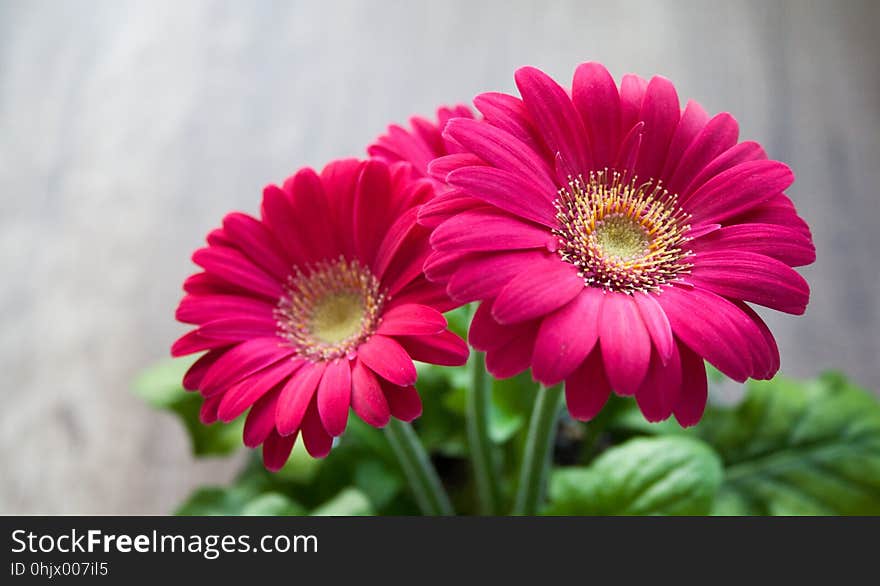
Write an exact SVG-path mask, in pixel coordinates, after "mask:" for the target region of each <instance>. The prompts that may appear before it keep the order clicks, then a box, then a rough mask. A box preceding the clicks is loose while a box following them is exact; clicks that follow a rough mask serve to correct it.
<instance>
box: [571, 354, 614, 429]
mask: <svg viewBox="0 0 880 586" xmlns="http://www.w3.org/2000/svg"><path fill="white" fill-rule="evenodd" d="M610 395H611V383H609V382H608V378H607V377H606V376H605V368H604V367H603V365H602V353H601V352H600V351H599V349H598V348H597V349H596V350H595V351H593V352H591V353H590V355H589V356H588V357H587V359H586V360H584V362H582V363H581V365H580V366H579V367H578V368H577V370H575V371H574V372H573V373H571V375H569V377H568V378H567V379H565V404H566V405H567V406H568V412H569V413H570V414H571V416H572V417H574V418H575V419H578V420H580V421H589V420H591V419H592V418H593V417H595V416H596V415H598V413H599V411H601V410H602V407H604V406H605V403H606V402H608V397H609V396H610Z"/></svg>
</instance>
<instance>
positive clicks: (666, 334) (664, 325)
mask: <svg viewBox="0 0 880 586" xmlns="http://www.w3.org/2000/svg"><path fill="white" fill-rule="evenodd" d="M633 299H634V300H635V302H636V305H637V306H638V308H639V315H640V316H641V317H642V321H643V322H644V324H645V328H646V329H647V330H648V334H649V335H650V336H651V341H652V342H653V343H654V348H656V350H657V354H658V356H659V357H660V362H661V363H662V364H663V365H665V364H666V362H667V361H668V360H669V358H670V357H671V356H672V353H673V351H674V350H675V341H674V340H673V336H672V328H671V327H670V326H669V319H667V317H666V314H665V313H663V308H662V307H660V304H659V303H657V300H656V299H655V298H654V296H653V295H651V294H649V293H644V292H641V291H638V292H636V293H633Z"/></svg>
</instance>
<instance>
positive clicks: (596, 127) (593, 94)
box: [571, 62, 621, 169]
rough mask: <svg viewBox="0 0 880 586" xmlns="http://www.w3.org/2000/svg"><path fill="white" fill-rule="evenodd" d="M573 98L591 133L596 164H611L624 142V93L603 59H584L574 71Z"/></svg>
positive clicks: (599, 165)
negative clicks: (622, 110)
mask: <svg viewBox="0 0 880 586" xmlns="http://www.w3.org/2000/svg"><path fill="white" fill-rule="evenodd" d="M571 99H572V102H574V105H575V108H577V110H578V113H580V115H581V120H583V123H584V127H585V128H586V131H587V133H588V134H589V137H590V150H591V151H592V154H593V165H594V167H595V168H597V169H603V168H605V167H611V166H613V165H614V160H615V157H616V155H617V150H618V147H619V146H620V139H621V136H620V94H619V93H618V91H617V85H616V84H615V83H614V78H613V77H611V74H610V73H608V70H607V69H605V66H603V65H602V64H601V63H595V62H591V63H582V64H581V65H579V66H578V68H577V69H576V70H575V72H574V80H573V81H572V84H571Z"/></svg>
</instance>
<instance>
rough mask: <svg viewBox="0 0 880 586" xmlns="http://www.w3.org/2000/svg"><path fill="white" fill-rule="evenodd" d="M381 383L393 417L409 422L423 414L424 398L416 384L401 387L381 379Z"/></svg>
mask: <svg viewBox="0 0 880 586" xmlns="http://www.w3.org/2000/svg"><path fill="white" fill-rule="evenodd" d="M379 384H380V386H381V387H382V392H384V393H385V400H386V401H388V409H389V410H390V411H391V415H392V416H393V417H396V418H397V419H400V420H401V421H407V422H409V421H413V420H414V419H417V418H418V417H419V416H421V414H422V399H421V397H419V393H418V391H416V388H415V387H414V386H412V385H410V386H408V387H400V386H397V385H395V384H392V383H390V382H388V381H387V380H380V381H379Z"/></svg>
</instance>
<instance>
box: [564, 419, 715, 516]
mask: <svg viewBox="0 0 880 586" xmlns="http://www.w3.org/2000/svg"><path fill="white" fill-rule="evenodd" d="M721 479H722V470H721V461H720V460H719V459H718V457H717V456H716V454H715V453H714V452H713V451H712V449H711V448H709V447H708V446H706V445H705V444H704V443H703V442H701V441H699V440H696V439H692V438H687V437H679V436H667V437H653V438H636V439H631V440H629V441H627V442H626V443H624V444H622V445H620V446H617V447H614V448H611V449H609V450H608V451H606V452H604V453H603V454H602V455H601V456H599V457H598V458H597V459H596V461H595V462H593V463H592V464H591V465H590V466H588V467H571V468H560V469H558V470H556V471H555V472H554V473H553V475H552V476H551V480H550V503H551V504H550V506H549V507H548V509H547V511H546V512H547V513H548V514H555V515H704V514H707V513H708V512H709V511H710V510H711V508H712V502H713V500H714V498H715V494H716V493H717V491H718V488H719V487H720V486H721Z"/></svg>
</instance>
